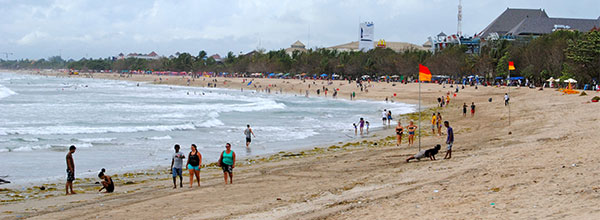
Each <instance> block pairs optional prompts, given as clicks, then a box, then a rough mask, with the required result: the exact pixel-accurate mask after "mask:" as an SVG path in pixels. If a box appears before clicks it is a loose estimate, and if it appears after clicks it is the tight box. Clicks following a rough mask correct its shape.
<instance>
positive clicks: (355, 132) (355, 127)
mask: <svg viewBox="0 0 600 220" xmlns="http://www.w3.org/2000/svg"><path fill="white" fill-rule="evenodd" d="M352 126H354V135H357V134H358V127H357V126H356V123H352Z"/></svg>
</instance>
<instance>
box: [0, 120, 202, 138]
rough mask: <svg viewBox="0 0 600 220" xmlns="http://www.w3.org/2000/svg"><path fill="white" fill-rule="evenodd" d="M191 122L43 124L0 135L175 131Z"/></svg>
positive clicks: (0, 131) (2, 131) (2, 130)
mask: <svg viewBox="0 0 600 220" xmlns="http://www.w3.org/2000/svg"><path fill="white" fill-rule="evenodd" d="M193 129H196V126H195V125H194V124H193V123H185V124H178V125H149V126H115V127H83V126H61V125H57V126H43V127H25V128H0V135H18V134H29V135H53V134H55V135H60V134H101V133H128V132H141V131H177V130H193Z"/></svg>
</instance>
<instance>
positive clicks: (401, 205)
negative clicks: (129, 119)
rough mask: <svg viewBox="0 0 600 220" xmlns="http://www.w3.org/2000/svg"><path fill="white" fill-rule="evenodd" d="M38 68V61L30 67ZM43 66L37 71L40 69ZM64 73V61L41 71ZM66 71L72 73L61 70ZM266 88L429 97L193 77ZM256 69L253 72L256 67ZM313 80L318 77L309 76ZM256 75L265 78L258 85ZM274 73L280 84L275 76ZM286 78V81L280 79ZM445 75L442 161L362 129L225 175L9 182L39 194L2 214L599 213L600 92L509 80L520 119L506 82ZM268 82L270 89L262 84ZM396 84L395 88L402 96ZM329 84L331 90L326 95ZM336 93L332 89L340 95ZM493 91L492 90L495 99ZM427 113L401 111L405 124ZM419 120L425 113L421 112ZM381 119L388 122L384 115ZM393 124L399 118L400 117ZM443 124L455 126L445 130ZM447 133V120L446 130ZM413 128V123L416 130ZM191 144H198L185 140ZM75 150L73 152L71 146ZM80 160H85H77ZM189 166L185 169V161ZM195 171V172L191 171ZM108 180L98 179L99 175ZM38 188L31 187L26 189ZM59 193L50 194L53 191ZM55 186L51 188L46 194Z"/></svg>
mask: <svg viewBox="0 0 600 220" xmlns="http://www.w3.org/2000/svg"><path fill="white" fill-rule="evenodd" d="M30 73H31V72H30ZM33 74H37V73H35V72H33ZM40 74H46V75H51V76H56V75H57V73H44V72H42V73H40ZM58 75H59V76H61V77H66V76H65V75H64V74H58ZM77 77H93V78H102V79H114V80H127V81H133V82H147V83H155V84H168V85H178V86H186V85H187V82H188V81H187V78H185V77H181V76H154V75H133V76H131V77H121V76H119V75H117V74H98V73H96V74H93V75H88V74H82V75H79V76H77ZM213 79H216V82H214V83H215V84H216V85H217V88H228V89H235V90H241V89H242V88H243V89H244V90H264V89H265V88H271V93H275V92H276V91H281V92H283V93H284V94H291V95H298V96H302V95H304V94H305V91H306V90H307V89H308V90H309V91H310V95H309V96H316V93H315V91H316V89H319V88H322V86H327V88H329V89H330V94H328V95H329V96H330V95H331V89H333V88H339V89H340V90H339V93H338V98H340V99H342V98H343V99H349V98H350V94H351V93H352V92H355V93H356V94H357V95H356V98H357V99H359V100H375V101H383V100H384V99H385V98H386V97H387V98H388V99H392V97H393V100H394V101H395V102H403V103H410V104H418V102H419V101H418V88H419V85H418V84H415V83H411V84H400V83H395V84H394V83H376V82H372V83H370V84H371V85H372V87H368V88H367V89H368V92H366V91H363V92H361V91H360V89H359V88H357V87H356V85H355V84H348V81H333V84H331V85H327V81H322V80H316V81H313V80H306V81H305V82H303V81H301V80H297V79H294V80H282V79H251V80H253V83H252V86H248V85H247V83H248V81H243V79H241V78H200V79H195V80H194V81H191V82H190V86H198V87H205V86H207V85H208V83H213V82H212V81H211V80H213ZM247 80H248V78H247ZM309 84H310V85H311V88H310V89H309V88H308V85H309ZM253 85H256V86H257V87H256V88H254V86H253ZM269 85H271V86H269ZM274 85H275V86H274ZM454 89H455V88H450V87H449V85H446V88H443V87H442V85H438V84H422V85H421V91H422V93H421V97H422V100H421V102H422V108H423V113H422V122H421V127H422V130H421V132H422V138H421V145H422V147H423V148H424V149H426V148H431V147H433V146H434V145H435V144H441V145H442V150H441V151H440V153H439V154H438V155H436V158H437V160H436V161H430V160H429V159H422V160H421V161H415V162H410V163H406V162H405V159H406V158H407V157H409V156H411V155H413V154H415V153H417V151H418V149H417V147H416V146H413V147H410V148H409V147H408V146H407V141H406V139H404V140H403V145H402V146H400V147H397V146H396V145H395V135H394V130H393V126H392V128H387V129H383V130H381V131H377V132H373V133H372V134H371V135H369V136H367V137H365V138H363V139H353V140H348V141H344V142H340V143H337V144H334V145H331V144H323V143H314V145H313V147H309V148H305V149H302V150H296V151H291V152H279V153H275V154H271V155H266V156H262V157H254V158H246V159H244V160H242V161H240V165H239V166H236V168H235V170H234V184H233V185H227V186H225V185H224V184H223V176H222V172H221V170H220V168H218V167H216V166H214V164H213V166H211V167H208V168H204V169H203V170H202V172H201V176H202V187H200V188H196V187H194V188H192V189H187V188H184V189H179V188H178V189H172V182H171V177H170V175H169V174H168V167H167V166H168V164H165V169H162V170H161V168H155V169H154V170H152V169H150V170H147V171H145V172H140V173H126V174H120V175H119V176H115V177H113V178H114V179H115V181H116V182H117V188H116V191H115V193H112V194H99V193H96V192H94V191H95V190H94V189H96V188H95V187H97V186H78V184H79V182H78V181H76V182H75V184H74V186H75V190H76V191H77V192H78V193H79V194H77V195H72V196H60V193H61V192H63V190H64V185H61V184H57V185H55V186H50V187H51V188H53V189H54V190H53V191H48V190H44V191H41V190H39V189H37V188H34V187H31V189H22V190H14V191H6V192H2V193H6V194H13V196H12V197H15V196H14V195H20V194H28V195H37V197H28V198H23V199H18V200H15V201H12V202H5V203H3V204H2V206H0V218H3V219H17V218H22V217H27V218H32V219H95V218H99V219H167V218H168V219H365V218H371V219H406V218H417V219H465V218H469V219H492V218H493V219H522V218H527V219H593V218H597V217H598V216H600V209H599V208H598V206H599V204H600V181H599V179H600V178H599V177H600V172H599V171H598V170H600V169H599V168H600V163H598V162H599V159H598V158H597V156H596V154H597V153H598V151H599V150H598V137H597V132H598V130H599V129H600V123H599V121H598V118H600V114H599V113H598V109H599V108H600V105H599V104H598V103H589V100H590V99H591V97H593V96H596V95H599V94H598V93H597V92H588V94H589V95H588V96H578V95H563V94H562V93H560V92H558V91H555V90H554V89H545V90H543V91H539V90H537V89H529V88H515V87H512V88H510V94H511V99H510V102H511V105H510V120H511V122H510V126H509V121H508V118H509V115H508V108H507V107H505V106H504V102H503V95H504V94H505V93H506V92H507V91H508V89H507V88H505V87H483V86H479V87H478V88H477V89H475V87H470V86H467V87H465V89H461V90H460V91H459V92H458V93H457V94H456V97H453V96H452V95H451V96H452V97H451V101H450V105H449V106H448V107H444V108H437V107H436V104H437V103H436V102H437V100H436V99H437V98H438V97H440V96H442V95H445V94H446V93H447V92H450V93H451V94H452V92H453V91H454ZM261 93H264V91H261ZM394 94H396V95H395V96H394ZM322 95H323V94H321V96H322ZM329 98H330V97H329ZM490 98H492V101H491V102H489V101H488V99H490ZM471 102H474V103H475V104H476V105H477V111H476V114H475V116H473V117H471V116H470V115H467V116H466V117H463V115H462V108H461V107H462V104H463V103H467V105H470V103H471ZM438 111H439V112H440V113H441V114H442V115H443V117H444V120H447V121H449V122H450V125H451V126H452V127H453V128H454V132H455V143H454V147H453V155H452V156H453V157H452V159H449V160H443V159H442V158H443V156H444V153H445V144H444V142H445V140H446V137H445V136H444V135H442V136H437V135H432V134H431V131H430V124H429V121H430V116H431V113H432V112H438ZM417 115H418V114H415V113H410V114H407V115H402V116H401V115H395V118H396V119H401V120H402V123H403V125H404V126H406V125H407V124H408V121H409V120H416V119H417ZM415 122H416V121H415ZM371 123H372V124H375V123H381V122H380V121H373V122H371ZM392 125H393V124H392ZM443 131H444V130H443ZM444 133H445V132H444ZM405 136H406V135H405ZM183 152H188V151H187V149H186V148H183ZM65 154H66V152H65ZM78 162H79V161H75V163H76V164H77V163H78ZM186 172H187V171H184V173H186ZM184 180H186V181H184V183H185V182H187V177H184ZM98 188H99V187H98ZM27 191H29V192H27ZM46 195H51V196H46ZM46 197H47V198H46Z"/></svg>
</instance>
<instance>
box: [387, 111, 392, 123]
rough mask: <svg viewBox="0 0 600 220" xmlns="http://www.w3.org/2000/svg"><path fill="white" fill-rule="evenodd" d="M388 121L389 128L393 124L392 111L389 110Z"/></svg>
mask: <svg viewBox="0 0 600 220" xmlns="http://www.w3.org/2000/svg"><path fill="white" fill-rule="evenodd" d="M387 120H388V126H390V124H391V123H392V111H391V110H388V113H387Z"/></svg>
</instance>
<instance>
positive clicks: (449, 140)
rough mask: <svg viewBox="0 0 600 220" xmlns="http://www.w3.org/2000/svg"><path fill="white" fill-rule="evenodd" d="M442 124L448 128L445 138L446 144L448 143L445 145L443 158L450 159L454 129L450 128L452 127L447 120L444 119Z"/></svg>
mask: <svg viewBox="0 0 600 220" xmlns="http://www.w3.org/2000/svg"><path fill="white" fill-rule="evenodd" d="M444 126H445V127H446V128H448V130H447V132H448V137H447V138H446V144H448V146H447V147H446V156H444V159H450V158H452V144H453V143H454V130H453V129H452V127H450V122H448V121H444Z"/></svg>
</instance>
